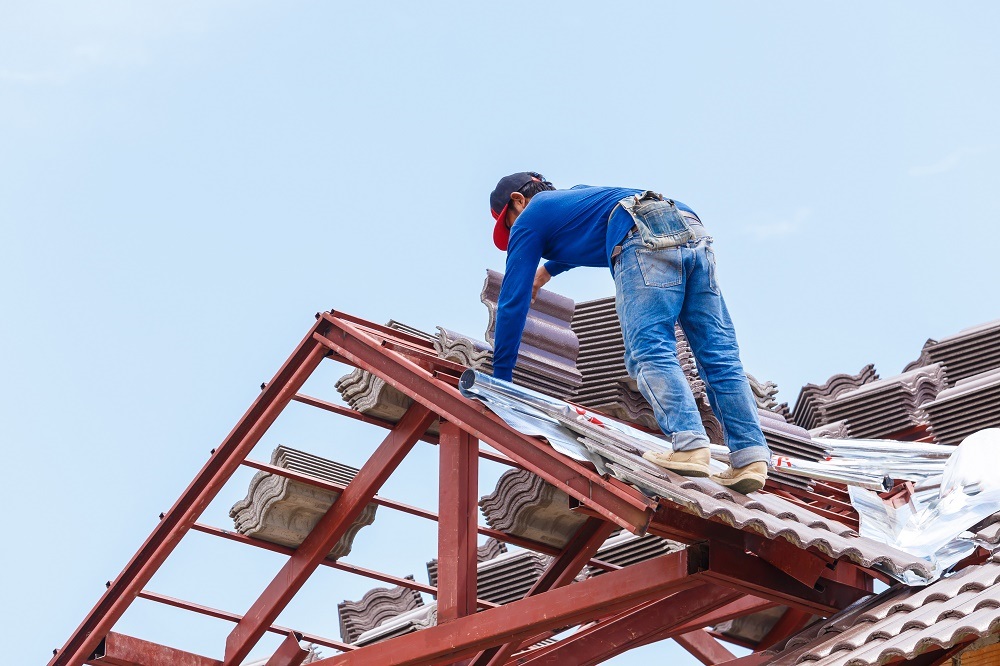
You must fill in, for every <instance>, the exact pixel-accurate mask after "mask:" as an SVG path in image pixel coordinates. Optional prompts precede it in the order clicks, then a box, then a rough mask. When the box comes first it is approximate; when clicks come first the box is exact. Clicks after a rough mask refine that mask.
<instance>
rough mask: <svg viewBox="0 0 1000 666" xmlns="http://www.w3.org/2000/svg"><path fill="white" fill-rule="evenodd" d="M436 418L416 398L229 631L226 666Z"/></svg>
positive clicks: (246, 648)
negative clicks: (416, 401)
mask: <svg viewBox="0 0 1000 666" xmlns="http://www.w3.org/2000/svg"><path fill="white" fill-rule="evenodd" d="M434 418H435V415H434V414H433V413H432V412H430V411H429V410H428V409H427V408H426V407H424V406H423V405H420V404H417V403H414V404H413V405H412V406H411V407H410V408H409V409H408V410H407V412H406V414H404V415H403V418H402V419H400V421H399V423H398V424H397V426H396V428H395V429H393V430H391V431H389V434H388V435H387V436H386V438H385V440H383V442H382V443H381V444H380V445H379V447H378V448H377V449H376V450H375V452H374V453H373V454H372V456H371V458H369V459H368V461H367V462H365V464H364V465H363V466H362V467H361V469H360V470H359V471H358V473H357V475H356V476H355V477H354V479H353V480H352V481H351V482H350V483H348V484H347V487H346V488H345V489H344V492H343V493H342V494H341V496H340V497H339V498H337V501H336V502H334V503H333V504H332V505H331V506H330V508H329V509H328V510H327V512H326V513H325V514H324V515H323V517H322V518H320V520H319V522H318V523H316V526H315V527H314V528H313V530H312V532H310V533H309V536H307V537H306V539H305V541H303V542H302V545H300V546H299V547H298V549H296V551H295V554H293V555H292V556H291V557H290V558H288V561H287V562H286V563H285V566H283V567H282V568H281V571H279V572H278V574H277V575H276V576H275V577H274V580H272V581H271V582H270V583H269V584H268V586H267V588H265V590H264V592H263V593H262V594H261V595H260V596H259V597H258V598H257V601H255V602H254V603H253V605H252V606H251V607H250V610H248V611H247V612H246V615H244V617H243V619H242V620H240V622H239V624H237V625H236V627H235V628H234V629H233V631H232V632H231V633H230V634H229V637H228V638H227V639H226V656H225V659H224V660H223V661H224V663H225V666H235V665H236V664H239V663H241V662H242V661H243V659H244V658H246V656H247V655H248V654H250V650H252V649H253V647H254V645H256V644H257V641H258V640H260V637H261V636H262V635H263V634H264V632H265V631H267V627H268V626H270V625H271V623H272V622H274V620H275V618H277V617H278V615H279V614H281V611H283V610H284V609H285V606H287V605H288V602H289V601H291V599H292V597H294V596H295V594H296V593H297V592H298V591H299V590H300V589H301V588H302V586H303V585H305V583H306V580H308V578H309V576H311V575H312V573H313V572H314V571H315V570H316V568H317V567H319V565H320V562H322V561H323V560H325V559H326V556H327V555H328V554H329V553H330V551H331V550H332V549H333V547H334V546H335V545H336V543H337V541H339V540H340V538H341V537H342V536H344V533H345V532H347V530H348V529H349V528H350V526H351V523H352V522H353V521H354V519H355V518H357V517H358V516H359V515H360V514H361V512H362V511H363V510H364V508H365V506H366V505H367V504H368V503H369V502H370V501H371V499H372V497H373V496H374V495H375V493H376V492H377V491H378V489H379V488H381V487H382V484H383V483H385V480H386V479H388V478H389V475H390V474H392V472H393V471H394V470H395V469H396V467H398V466H399V463H400V462H401V461H402V460H403V458H404V457H405V456H406V454H407V453H409V451H410V449H411V448H413V445H414V444H416V442H417V439H418V438H419V437H420V435H421V434H422V433H423V432H424V431H425V430H427V426H429V425H430V424H431V422H432V421H433V420H434Z"/></svg>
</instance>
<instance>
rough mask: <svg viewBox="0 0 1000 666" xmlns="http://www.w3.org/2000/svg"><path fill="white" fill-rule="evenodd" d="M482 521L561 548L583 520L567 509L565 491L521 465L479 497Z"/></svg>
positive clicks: (503, 475) (505, 474) (501, 529)
mask: <svg viewBox="0 0 1000 666" xmlns="http://www.w3.org/2000/svg"><path fill="white" fill-rule="evenodd" d="M479 508H480V510H481V511H482V513H483V518H485V519H486V524H487V525H489V526H490V527H492V528H493V529H495V530H500V531H501V532H506V533H508V534H513V535H515V536H520V537H524V538H526V539H533V540H535V541H540V542H542V543H546V544H548V545H550V546H556V547H557V548H562V547H563V546H565V545H566V544H567V543H569V540H570V538H571V537H572V536H573V534H574V533H575V532H576V530H577V528H579V527H580V525H582V524H583V523H584V522H586V520H587V517H586V516H584V515H583V514H580V513H577V512H576V511H571V510H570V508H569V495H567V494H566V493H564V492H563V491H561V490H559V489H558V488H556V487H555V486H553V485H551V484H548V483H546V482H545V481H543V480H542V479H541V477H539V476H537V475H535V474H532V473H531V472H529V471H527V470H523V469H511V470H508V471H506V472H504V473H503V474H502V475H501V476H500V479H499V480H498V481H497V485H496V489H495V490H494V491H493V492H492V493H490V494H489V495H486V496H484V497H482V498H481V499H480V500H479Z"/></svg>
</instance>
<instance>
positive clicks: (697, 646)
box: [674, 629, 736, 666]
mask: <svg viewBox="0 0 1000 666" xmlns="http://www.w3.org/2000/svg"><path fill="white" fill-rule="evenodd" d="M674 640H675V641H677V644H678V645H680V646H681V647H682V648H684V649H685V650H687V651H688V652H689V653H690V654H691V656H693V657H694V658H695V659H697V660H698V661H700V662H701V663H703V664H705V666H712V665H714V664H723V663H725V662H727V661H732V660H733V659H736V655H735V654H733V653H732V652H730V651H729V650H727V649H726V648H725V647H724V646H723V645H722V644H721V643H719V641H717V640H715V639H714V638H712V637H711V636H709V635H708V632H706V631H705V630H704V629H695V630H694V631H689V632H687V633H686V634H680V635H679V636H674Z"/></svg>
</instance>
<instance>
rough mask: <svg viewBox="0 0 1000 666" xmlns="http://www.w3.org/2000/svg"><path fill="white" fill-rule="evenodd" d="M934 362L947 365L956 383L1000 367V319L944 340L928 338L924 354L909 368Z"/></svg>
mask: <svg viewBox="0 0 1000 666" xmlns="http://www.w3.org/2000/svg"><path fill="white" fill-rule="evenodd" d="M931 363H940V364H942V365H944V366H945V368H946V369H947V371H948V381H949V383H952V384H954V383H955V382H958V381H960V380H962V379H966V378H968V377H972V376H973V375H978V374H980V373H983V372H986V371H987V370H993V369H995V368H1000V320H997V321H991V322H989V323H987V324H981V325H979V326H974V327H972V328H967V329H965V330H963V331H960V332H958V333H956V334H955V335H950V336H948V337H946V338H942V339H941V340H928V341H927V342H926V343H925V344H924V348H923V350H922V351H921V354H920V358H918V359H917V360H916V361H914V362H913V363H911V364H910V365H909V366H907V368H906V370H911V369H913V368H914V367H918V366H922V365H929V364H931Z"/></svg>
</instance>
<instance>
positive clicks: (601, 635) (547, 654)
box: [517, 576, 739, 666]
mask: <svg viewBox="0 0 1000 666" xmlns="http://www.w3.org/2000/svg"><path fill="white" fill-rule="evenodd" d="M602 578H603V576H602ZM738 596H739V594H738V593H735V592H733V591H732V590H727V589H725V588H720V587H716V586H714V585H710V584H702V585H699V586H697V587H694V588H691V589H687V590H681V591H679V592H676V593H675V594H672V595H670V596H667V597H663V598H660V599H656V600H653V601H650V602H648V603H645V604H642V605H640V606H636V607H633V608H629V609H627V610H625V611H623V612H621V613H618V614H617V615H615V616H614V617H612V618H609V619H607V620H605V621H602V622H600V623H598V624H595V625H594V626H592V627H589V628H587V629H584V630H582V631H578V632H577V633H575V634H573V635H572V636H569V637H568V638H565V639H563V640H561V641H559V642H558V643H555V644H553V645H549V646H546V647H544V648H539V649H538V650H535V651H533V652H531V653H529V654H527V655H523V656H522V657H520V658H518V659H517V663H518V664H520V665H522V666H529V664H530V666H560V665H562V664H575V665H577V666H583V665H584V664H599V663H601V662H602V661H606V660H608V659H610V658H611V657H614V656H615V655H619V654H621V653H623V652H627V651H628V650H631V649H632V648H635V647H638V646H640V645H642V644H644V643H647V642H649V641H647V640H646V638H647V637H649V636H652V635H656V636H658V637H659V639H660V640H662V639H664V638H672V637H673V636H674V634H680V633H683V632H681V631H679V629H678V628H679V627H682V626H684V625H685V624H686V623H687V622H689V621H691V620H692V619H693V618H696V617H699V616H701V615H703V614H705V613H707V612H710V611H712V610H715V609H716V608H719V607H720V606H724V605H725V604H728V603H730V602H732V601H734V600H735V599H736V598H737V597H738Z"/></svg>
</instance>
